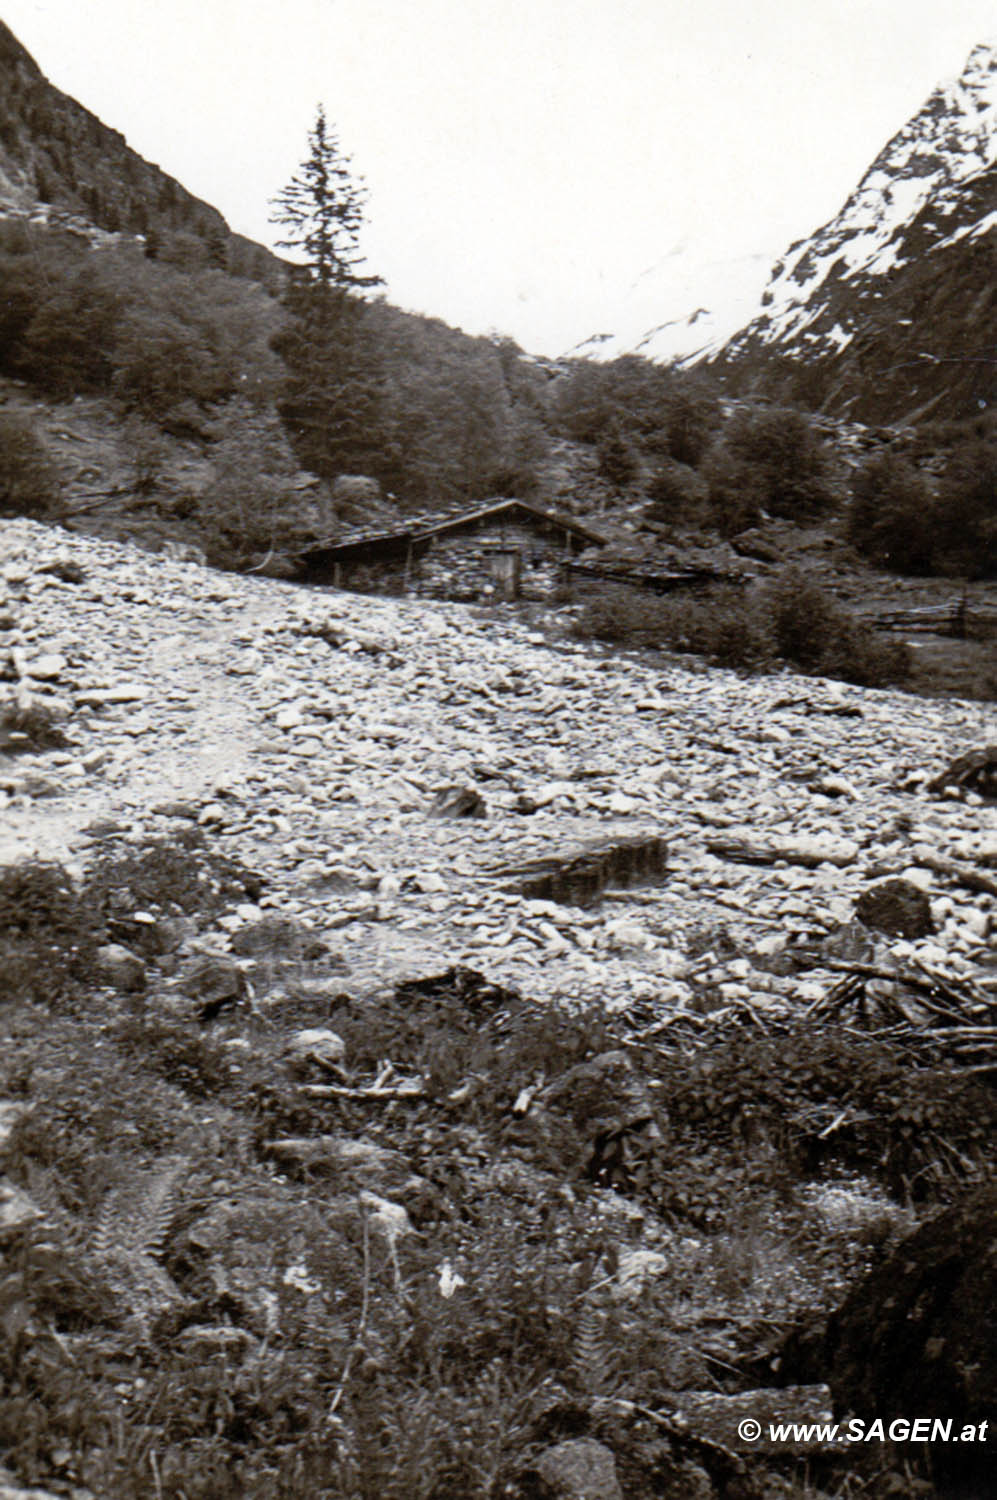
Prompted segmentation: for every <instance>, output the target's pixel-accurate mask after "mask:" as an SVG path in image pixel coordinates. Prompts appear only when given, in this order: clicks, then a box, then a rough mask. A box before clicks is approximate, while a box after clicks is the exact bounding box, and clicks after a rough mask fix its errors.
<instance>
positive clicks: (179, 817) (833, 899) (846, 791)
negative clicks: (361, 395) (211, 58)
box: [0, 520, 997, 1009]
mask: <svg viewBox="0 0 997 1500" xmlns="http://www.w3.org/2000/svg"><path fill="white" fill-rule="evenodd" d="M0 548H2V550H0V619H2V621H3V625H4V627H5V628H3V629H2V630H0V665H2V666H3V676H4V678H5V679H6V680H5V681H4V682H3V683H0V700H4V701H6V702H8V703H10V702H13V701H14V700H15V698H17V699H19V700H21V701H23V700H25V698H26V697H27V698H30V701H31V702H32V703H33V704H35V705H36V706H41V707H42V708H43V709H45V710H47V711H49V712H50V713H51V714H52V716H53V719H54V720H57V721H58V723H59V726H60V729H61V730H62V732H63V734H64V735H65V738H66V741H67V743H66V744H64V745H63V746H62V747H61V748H55V749H39V750H37V751H36V752H33V753H19V754H17V756H16V757H15V756H12V755H0V802H2V813H3V822H4V827H5V830H6V832H5V834H4V837H3V843H2V847H0V857H2V858H3V859H4V860H6V861H10V860H12V859H15V858H18V857H20V856H23V855H25V854H28V853H36V854H39V855H41V856H44V857H49V858H57V859H60V860H62V861H64V862H67V863H68V864H69V866H70V868H74V867H75V868H79V867H81V866H82V865H83V864H85V863H86V861H87V860H88V859H89V858H90V851H91V850H92V848H93V847H94V844H95V839H96V837H97V836H99V835H95V834H94V830H95V829H97V830H100V829H102V828H107V827H109V826H110V827H116V828H118V829H119V830H120V831H121V834H122V835H123V836H124V837H125V839H133V840H136V841H137V840H140V839H142V838H147V837H150V836H154V837H156V838H166V839H169V838H170V837H171V836H172V834H173V833H174V832H175V831H176V830H178V829H179V828H182V827H184V826H187V825H188V824H189V823H190V822H191V821H193V822H195V823H196V824H197V825H199V826H200V828H201V829H203V830H204V831H205V833H206V834H207V835H208V836H209V837H210V838H211V840H212V842H213V844H214V845H215V846H216V847H217V848H218V850H219V851H220V852H222V853H224V854H227V855H231V856H233V857H236V858H238V859H239V860H241V861H242V862H243V863H245V864H246V865H247V866H249V867H250V868H252V869H254V870H259V871H260V872H261V873H262V874H263V875H264V876H265V878H266V882H267V883H266V886H265V888H264V890H263V892H262V894H261V895H260V897H259V899H258V901H256V902H249V903H244V904H243V906H242V907H241V909H240V914H239V916H238V918H237V919H236V918H232V919H229V918H227V917H223V918H222V919H221V920H220V922H219V926H218V930H217V932H216V933H215V934H213V946H214V947H215V948H216V949H217V951H219V952H222V953H224V952H225V951H227V950H229V949H230V944H231V942H232V934H233V932H234V931H235V930H236V929H237V928H245V927H246V926H247V925H251V924H252V923H253V922H254V921H261V920H263V919H264V918H265V917H267V916H268V915H269V916H270V917H271V918H272V917H273V916H274V915H279V916H281V917H283V918H287V919H291V920H294V921H296V922H299V923H302V924H304V926H305V927H306V928H307V929H309V930H311V931H313V932H314V933H315V934H316V936H317V937H318V938H322V939H325V940H326V941H327V942H330V943H331V944H332V946H333V947H334V948H335V949H336V951H337V952H338V953H339V954H341V956H342V960H343V969H344V973H346V974H347V975H348V976H349V980H348V982H349V983H350V984H351V986H353V987H359V986H362V985H363V984H364V983H366V982H371V983H373V982H384V981H385V980H390V979H394V978H397V977H399V976H400V975H403V974H408V975H410V974H412V973H418V972H432V971H433V970H435V969H438V968H439V966H440V957H441V955H442V954H445V955H446V959H447V961H448V962H452V963H464V964H467V965H468V966H470V967H473V968H475V969H479V970H483V971H485V972H486V973H488V974H489V975H490V976H492V977H494V978H495V979H496V980H497V981H500V982H502V983H505V984H510V985H514V986H517V987H520V988H521V989H522V990H523V991H524V992H527V993H529V994H531V995H534V996H538V997H544V996H551V997H553V996H558V995H571V996H588V997H592V998H598V999H600V1000H601V1001H603V1002H605V1003H607V1004H609V1005H611V1006H622V1005H626V1004H629V1003H632V1002H634V1001H635V1000H637V1001H640V1000H642V999H643V1000H647V1001H654V1002H659V1001H660V1002H662V1003H664V1004H665V1005H666V1006H668V1005H670V1006H682V1005H685V1004H687V1003H688V1002H689V1001H690V999H691V998H692V996H693V995H694V994H701V993H702V991H703V990H708V991H709V993H710V995H711V996H712V997H713V1001H714V1003H715V1004H716V1005H717V1006H719V1007H723V1006H725V1005H733V1006H736V1005H737V1004H738V1003H740V1002H741V1001H742V1000H747V999H750V1001H751V1003H752V1005H753V1006H755V1007H756V1008H757V1007H761V1008H762V1009H764V1008H765V1007H766V1006H772V1007H776V1008H785V1007H787V1006H790V1007H792V1006H795V1005H798V1004H799V1003H800V1002H803V1003H805V1004H810V1003H813V1002H814V1001H816V1000H818V999H819V998H820V996H821V995H822V994H823V993H824V992H826V990H827V989H828V988H829V987H830V986H831V985H833V984H834V983H835V982H836V976H835V974H834V972H833V971H832V970H831V969H829V968H827V967H823V966H822V965H821V962H820V961H819V954H818V955H817V957H816V958H815V959H814V960H813V962H812V963H811V964H810V967H809V970H808V971H807V972H806V974H805V975H803V973H802V971H801V967H800V965H799V964H795V965H788V964H785V963H781V962H780V956H781V955H783V954H784V950H786V949H787V948H788V949H789V950H790V951H791V952H792V951H794V950H795V949H796V948H797V946H798V945H799V944H800V943H809V944H811V945H813V944H815V943H819V942H820V941H821V940H822V939H826V938H827V937H828V935H829V934H834V933H835V932H839V931H841V930H842V929H845V928H848V927H849V926H850V924H853V918H854V915H855V912H856V903H857V902H861V898H862V896H863V892H865V890H866V888H867V887H868V886H870V885H872V884H874V883H875V882H876V881H881V880H883V879H897V878H902V879H904V880H905V881H907V882H909V883H911V884H912V885H913V886H914V887H916V888H917V890H919V891H921V892H922V893H923V895H924V901H925V903H926V907H927V912H928V914H930V919H931V923H932V925H933V926H934V928H935V931H934V933H931V932H927V931H926V930H925V929H926V927H927V920H926V919H925V920H924V921H922V922H921V923H920V925H919V926H918V927H917V929H916V931H919V932H921V934H922V935H920V936H917V935H915V929H909V928H908V927H906V926H901V927H900V928H897V929H895V930H894V931H887V932H882V931H877V932H874V933H873V934H871V936H870V943H871V945H872V953H873V954H874V956H875V958H876V961H877V962H880V961H884V960H887V959H889V958H890V957H891V955H892V956H893V957H894V958H897V957H899V959H901V960H904V959H907V958H910V956H911V955H913V956H914V957H921V958H923V959H924V960H925V961H926V962H928V963H930V964H931V965H933V966H934V967H936V968H939V967H941V968H942V969H944V970H945V971H946V972H949V973H952V974H954V975H956V976H959V975H968V974H976V975H977V976H979V975H981V974H982V975H983V980H984V981H985V982H986V981H987V980H988V976H989V973H990V971H989V969H988V965H989V963H990V959H991V953H992V948H991V939H992V934H993V928H994V917H993V909H994V896H993V894H992V890H993V888H995V882H994V878H993V876H987V875H986V871H987V870H988V869H990V868H991V867H992V866H993V865H994V864H995V863H997V810H995V808H994V807H993V806H991V805H987V804H986V803H985V801H984V799H983V798H982V797H981V796H980V795H979V794H978V793H977V792H974V791H973V790H971V789H967V788H966V787H965V786H962V785H956V786H952V785H949V784H947V783H946V784H943V783H942V782H941V781H939V782H936V783H935V785H936V787H937V790H935V791H932V790H931V786H930V783H931V780H932V777H937V776H940V774H941V771H942V768H944V767H945V766H947V765H948V764H949V763H950V762H952V760H953V758H954V757H956V756H957V755H958V754H960V753H962V752H963V751H964V750H965V747H966V746H967V745H969V746H975V745H980V744H987V743H988V742H992V741H993V739H994V738H997V736H995V734H994V726H993V723H992V719H993V715H992V713H989V712H988V711H987V710H985V709H984V710H981V708H980V706H979V705H978V704H968V703H960V702H938V701H925V700H919V699H916V698H913V697H908V696H904V695H902V694H899V693H892V692H869V691H865V690H862V689H859V688H853V687H843V686H841V685H840V684H836V683H831V682H828V681H824V680H820V679H798V678H788V677H787V676H786V675H781V676H775V677H767V678H757V679H753V680H744V679H742V678H739V677H738V676H736V675H735V674H734V673H731V672H725V671H715V672H709V673H706V672H703V671H697V670H695V669H694V668H691V667H688V666H677V665H672V664H670V663H668V664H662V663H659V662H656V661H653V660H650V659H647V660H638V659H632V658H622V657H612V656H606V655H604V654H603V653H602V652H601V651H599V650H597V649H595V648H590V647H588V646H584V645H581V644H578V643H576V642H563V641H562V642H555V643H551V642H550V641H549V640H548V639H546V638H544V637H543V636H542V635H541V634H539V633H538V632H537V631H535V630H531V629H529V628H527V627H526V626H524V625H523V624H522V623H520V622H518V621H516V620H515V619H514V618H512V617H511V616H504V615H497V614H492V615H486V614H484V613H481V612H476V611H474V610H471V609H468V608H466V607H463V606H460V605H454V604H446V603H426V602H414V601H406V600H398V599H384V600H380V599H372V598H360V597H354V596H350V595H346V594H341V593H336V592H333V591H320V590H310V589H304V588H300V587H295V586H293V585H290V584H286V583H281V582H277V581H270V580H264V579H259V578H236V577H230V576H224V575H219V574H215V573H211V572H209V571H206V570H204V569H202V568H200V567H198V566H196V565H193V564H190V563H184V562H180V561H176V560H170V559H164V558H160V557H153V556H151V555H147V554H143V553H140V552H138V551H136V550H132V549H129V548H127V547H123V546H120V545H117V544H112V543H109V542H101V541H97V540H93V539H89V538H82V537H74V536H71V535H66V534H63V533H60V532H57V531H53V530H47V529H45V528H43V527H41V526H39V525H36V524H34V523H31V522H28V521H25V520H16V521H8V522H5V523H3V527H2V531H0ZM0 711H2V702H0ZM981 721H982V722H981ZM987 721H989V722H987ZM452 787H458V788H462V789H464V790H465V791H466V792H467V793H468V794H469V795H470V797H471V798H473V797H474V796H477V797H478V798H479V799H480V802H481V804H482V805H481V807H480V808H479V807H478V806H477V804H476V803H475V804H473V805H474V811H476V812H479V811H484V813H485V816H483V817H482V816H460V817H438V816H434V813H438V812H439V811H440V805H439V802H436V803H435V805H434V799H436V798H438V795H439V793H440V791H441V789H444V788H452ZM468 805H469V806H470V805H471V804H470V803H468ZM88 830H90V832H88ZM652 844H653V847H656V848H664V847H667V850H668V859H667V871H666V872H665V873H664V875H663V876H660V875H657V876H656V877H655V878H656V880H657V881H658V883H656V884H655V883H648V884H646V885H644V884H641V883H636V884H632V883H629V882H625V881H621V883H620V886H619V888H617V887H614V885H613V884H612V880H610V885H609V887H608V889H607V890H606V891H605V892H603V893H602V900H601V901H600V902H599V904H598V905H596V906H591V907H587V906H584V905H576V904H572V903H571V902H569V901H567V900H566V899H564V897H563V896H562V897H561V899H553V898H546V899H545V898H544V897H542V896H537V895H535V894H530V893H527V892H524V891H523V890H521V889H519V890H510V889H508V888H506V887H507V885H508V882H504V881H502V880H501V879H500V878H498V877H497V875H496V871H498V870H503V869H504V870H510V869H526V868H528V867H530V866H536V865H537V864H538V862H540V863H542V862H545V861H549V860H550V859H551V858H552V856H553V857H555V858H556V857H557V856H558V855H559V854H561V853H563V852H564V851H565V850H572V849H574V850H577V849H584V848H589V847H592V846H594V845H602V846H606V845H616V846H619V847H651V846H652ZM967 871H969V872H970V873H972V872H975V873H976V875H977V876H978V879H977V880H976V882H975V884H973V883H972V882H971V883H968V884H967V882H966V880H965V878H964V877H965V873H966V872H967ZM862 909H863V908H862V907H861V905H860V906H859V908H858V913H859V916H861V913H862ZM226 923H228V925H227V926H226ZM874 925H875V924H874ZM215 940H216V941H215ZM814 951H815V952H816V950H814ZM109 962H110V960H109Z"/></svg>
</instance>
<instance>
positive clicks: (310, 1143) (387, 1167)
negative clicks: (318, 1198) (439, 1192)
mask: <svg viewBox="0 0 997 1500" xmlns="http://www.w3.org/2000/svg"><path fill="white" fill-rule="evenodd" d="M265 1151H266V1155H267V1156H269V1157H270V1158H271V1160H273V1161H275V1162H277V1163H278V1165H280V1166H282V1167H287V1168H290V1169H291V1170H292V1171H299V1172H306V1173H316V1174H321V1175H323V1176H330V1177H338V1178H340V1179H342V1181H343V1183H344V1185H346V1186H350V1187H353V1188H356V1189H358V1190H360V1191H364V1190H366V1191H369V1192H375V1193H383V1194H387V1195H388V1196H391V1195H392V1194H398V1193H399V1192H402V1191H404V1189H405V1188H407V1187H410V1186H411V1185H412V1184H413V1183H414V1182H417V1181H418V1180H419V1179H417V1178H415V1177H414V1175H413V1173H412V1171H411V1169H410V1167H409V1165H408V1162H407V1161H406V1160H405V1158H404V1156H402V1154H401V1152H399V1151H391V1150H389V1149H388V1148H387V1147H386V1146H379V1145H378V1144H377V1143H376V1141H370V1140H367V1139H366V1137H364V1136H356V1137H354V1136H344V1135H313V1136H282V1137H280V1138H279V1139H278V1140H274V1141H270V1142H269V1144H268V1145H267V1146H266V1147H265Z"/></svg>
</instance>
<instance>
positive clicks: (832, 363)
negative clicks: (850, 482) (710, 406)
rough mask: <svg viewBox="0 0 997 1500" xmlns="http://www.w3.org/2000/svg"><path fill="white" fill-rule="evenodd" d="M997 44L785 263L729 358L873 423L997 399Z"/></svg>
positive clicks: (977, 53) (977, 406) (930, 104)
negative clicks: (800, 367)
mask: <svg viewBox="0 0 997 1500" xmlns="http://www.w3.org/2000/svg"><path fill="white" fill-rule="evenodd" d="M995 229H997V43H995V44H990V43H984V44H981V45H980V46H978V47H976V48H974V50H973V52H972V53H971V55H970V57H969V61H968V62H967V64H966V67H965V69H964V70H963V72H962V74H961V75H960V76H959V77H958V78H957V79H955V80H954V81H952V82H950V83H947V84H945V85H943V86H941V87H939V88H938V89H936V90H935V91H934V92H933V93H932V94H931V96H930V97H929V98H928V100H927V101H926V103H925V104H924V106H923V107H922V109H921V110H919V111H918V113H917V114H916V115H914V116H913V118H912V119H911V120H910V121H908V123H907V124H906V125H905V126H904V127H903V129H902V130H900V131H899V132H898V133H897V134H896V135H895V136H894V137H893V139H892V140H891V141H890V142H889V143H888V144H887V145H886V147H885V148H884V149H883V151H882V152H880V154H879V156H877V157H876V159H875V161H874V162H873V163H872V166H871V167H870V168H869V170H868V172H867V173H866V174H865V176H864V177H863V178H862V181H861V182H860V183H859V186H858V187H857V188H856V190H855V192H854V193H853V194H852V195H851V197H850V198H849V199H848V201H847V202H846V203H845V205H844V207H843V208H842V209H841V211H840V213H839V214H838V215H837V216H836V217H835V218H834V219H832V220H831V221H830V222H829V223H827V224H825V225H824V226H823V227H822V228H820V229H818V230H817V231H816V233H815V234H813V235H812V236H811V237H810V238H809V239H806V240H803V241H799V242H797V244H795V245H793V246H792V247H791V249H790V250H789V252H788V253H787V255H786V256H785V257H784V259H783V260H782V261H780V262H779V263H778V264H777V265H776V267H775V269H774V271H773V274H772V278H771V280H770V282H769V285H768V287H767V289H766V291H765V293H764V296H763V298H762V310H761V311H760V312H759V314H758V315H757V316H756V317H755V318H754V319H753V320H752V321H751V322H750V323H749V324H748V325H747V326H746V327H745V328H744V329H742V331H741V332H740V333H739V334H737V335H736V336H735V337H734V338H733V339H732V340H731V341H730V342H729V343H728V344H727V346H726V348H725V349H724V351H723V354H722V356H721V360H720V363H722V364H723V365H726V366H727V367H728V368H731V369H733V370H735V371H737V372H740V373H741V374H742V375H743V374H744V373H745V372H746V371H748V372H760V373H761V374H762V376H763V378H765V377H767V378H768V379H769V380H771V378H772V377H773V375H774V374H777V373H780V365H782V366H783V367H785V365H786V363H787V362H788V363H789V364H790V365H791V366H792V365H794V364H798V363H799V362H806V364H807V366H808V367H809V368H808V370H807V372H806V375H805V377H804V378H803V379H801V378H800V375H799V373H798V371H794V370H793V369H792V368H790V369H789V370H788V371H787V370H786V369H785V368H783V369H782V371H781V374H782V376H783V378H784V380H787V381H788V383H789V385H790V387H791V389H793V391H794V394H797V395H802V396H804V397H806V398H808V399H810V400H811V401H812V402H813V403H814V404H818V405H822V406H824V407H825V408H826V409H828V410H832V411H835V412H848V413H849V414H850V415H852V416H856V417H859V418H861V419H863V420H874V421H875V420H879V421H882V420H893V421H898V420H913V419H916V418H918V417H920V416H923V415H926V414H928V413H929V412H930V413H931V414H932V415H935V416H943V415H944V416H949V417H965V416H967V415H970V414H972V413H974V412H978V411H979V410H981V409H983V408H985V407H989V406H990V405H991V404H992V402H993V400H994V399H995V398H997V389H995V381H994V368H995V366H994V363H993V357H992V356H993V355H994V352H995V346H997V302H995V296H994V274H993V273H994V270H995V256H997V238H995Z"/></svg>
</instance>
